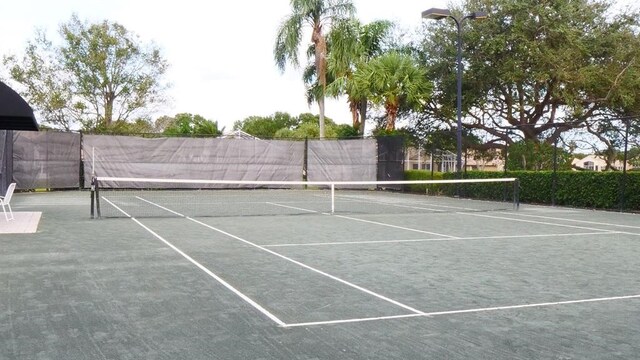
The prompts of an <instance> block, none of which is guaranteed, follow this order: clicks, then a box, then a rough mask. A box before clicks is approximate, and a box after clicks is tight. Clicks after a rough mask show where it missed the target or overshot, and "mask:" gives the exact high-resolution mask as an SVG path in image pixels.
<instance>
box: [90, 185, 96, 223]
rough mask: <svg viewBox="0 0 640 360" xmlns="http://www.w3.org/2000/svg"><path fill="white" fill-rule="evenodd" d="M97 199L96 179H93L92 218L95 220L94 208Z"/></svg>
mask: <svg viewBox="0 0 640 360" xmlns="http://www.w3.org/2000/svg"><path fill="white" fill-rule="evenodd" d="M95 199H96V188H95V177H91V218H92V219H95V216H94V208H95Z"/></svg>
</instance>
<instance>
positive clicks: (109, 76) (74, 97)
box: [3, 15, 168, 130]
mask: <svg viewBox="0 0 640 360" xmlns="http://www.w3.org/2000/svg"><path fill="white" fill-rule="evenodd" d="M59 35H60V41H59V42H56V43H54V42H52V41H50V40H49V39H48V38H47V37H46V34H44V33H43V32H37V34H36V37H35V39H33V40H31V41H29V43H28V44H27V48H26V51H25V54H24V56H23V58H21V59H19V58H18V57H16V56H15V55H14V56H5V57H4V61H3V62H4V64H5V65H6V66H8V67H9V69H10V76H11V79H12V80H13V81H16V82H18V83H20V84H21V85H23V87H24V89H25V90H24V91H23V94H22V95H23V96H25V97H26V98H27V99H28V101H29V103H30V104H32V105H33V106H34V107H35V110H36V111H39V112H40V113H41V115H42V117H43V118H44V121H45V122H46V123H47V124H49V125H51V126H52V127H55V128H62V129H66V130H70V129H74V128H77V127H78V126H81V127H82V128H83V129H85V130H92V129H95V128H96V127H98V126H103V125H104V126H107V127H108V126H110V125H111V124H112V123H116V122H127V121H131V120H136V119H139V118H144V117H148V115H149V109H151V108H152V107H153V106H154V105H155V104H158V103H160V102H162V101H164V90H165V89H166V84H164V83H163V75H164V73H165V71H166V70H167V67H168V64H167V62H166V60H165V59H164V58H163V56H162V54H161V53H160V50H159V48H157V47H156V46H154V45H152V44H143V43H141V42H140V40H139V39H138V37H137V36H136V35H135V34H133V33H131V32H130V31H128V30H127V29H126V28H125V27H124V26H122V25H120V24H118V23H114V22H110V21H108V20H104V21H102V22H98V23H93V24H89V23H87V22H83V21H81V20H80V19H79V18H78V17H77V16H76V15H74V16H72V17H71V19H70V20H69V21H68V22H67V23H63V24H62V25H61V26H60V30H59Z"/></svg>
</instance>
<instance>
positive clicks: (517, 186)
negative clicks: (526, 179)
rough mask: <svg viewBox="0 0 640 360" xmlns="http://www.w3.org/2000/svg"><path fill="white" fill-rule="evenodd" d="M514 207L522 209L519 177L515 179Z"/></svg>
mask: <svg viewBox="0 0 640 360" xmlns="http://www.w3.org/2000/svg"><path fill="white" fill-rule="evenodd" d="M513 209H514V210H518V209H520V180H519V179H517V178H516V179H515V180H514V181H513Z"/></svg>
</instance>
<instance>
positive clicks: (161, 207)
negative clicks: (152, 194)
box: [136, 196, 185, 217]
mask: <svg viewBox="0 0 640 360" xmlns="http://www.w3.org/2000/svg"><path fill="white" fill-rule="evenodd" d="M136 199H138V200H142V201H144V202H146V203H148V204H151V205H153V206H157V207H159V208H160V209H162V210H166V211H168V212H170V213H172V214H174V215H178V216H180V217H185V216H184V215H182V214H180V213H179V212H175V211H173V210H171V209H169V208H166V207H164V206H160V205H158V204H156V203H152V202H151V201H149V200H147V199H143V198H141V197H140V196H136Z"/></svg>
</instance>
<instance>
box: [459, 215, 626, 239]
mask: <svg viewBox="0 0 640 360" xmlns="http://www.w3.org/2000/svg"><path fill="white" fill-rule="evenodd" d="M456 214H460V215H468V216H479V217H485V218H490V219H500V220H511V221H518V222H526V223H532V224H540V225H550V226H559V227H566V228H572V229H582V230H592V231H601V232H602V233H603V234H612V233H613V234H615V233H617V234H621V233H622V232H620V231H612V230H607V229H597V228H590V227H586V226H576V225H567V224H556V223H551V222H545V221H534V220H525V219H518V218H513V217H505V216H495V215H486V214H476V213H464V212H458V213H456ZM509 214H510V213H509Z"/></svg>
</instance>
